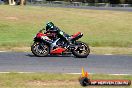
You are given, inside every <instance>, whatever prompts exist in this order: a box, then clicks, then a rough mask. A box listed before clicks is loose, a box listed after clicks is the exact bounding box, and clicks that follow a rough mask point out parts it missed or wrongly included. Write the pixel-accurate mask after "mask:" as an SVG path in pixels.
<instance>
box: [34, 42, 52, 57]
mask: <svg viewBox="0 0 132 88" xmlns="http://www.w3.org/2000/svg"><path fill="white" fill-rule="evenodd" d="M31 51H32V53H33V54H34V55H35V56H38V57H44V56H47V55H48V54H49V51H50V49H49V46H48V45H46V44H42V43H39V42H34V43H33V45H32V46H31Z"/></svg>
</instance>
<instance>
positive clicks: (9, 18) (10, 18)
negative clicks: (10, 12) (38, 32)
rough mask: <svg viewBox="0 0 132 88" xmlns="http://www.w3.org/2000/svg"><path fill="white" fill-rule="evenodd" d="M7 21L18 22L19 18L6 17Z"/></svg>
mask: <svg viewBox="0 0 132 88" xmlns="http://www.w3.org/2000/svg"><path fill="white" fill-rule="evenodd" d="M6 19H8V20H18V18H17V17H13V16H11V17H6Z"/></svg>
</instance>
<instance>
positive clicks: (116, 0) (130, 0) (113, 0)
mask: <svg viewBox="0 0 132 88" xmlns="http://www.w3.org/2000/svg"><path fill="white" fill-rule="evenodd" d="M47 1H56V0H47ZM57 1H67V2H69V1H70V2H84V3H110V4H132V0H57Z"/></svg>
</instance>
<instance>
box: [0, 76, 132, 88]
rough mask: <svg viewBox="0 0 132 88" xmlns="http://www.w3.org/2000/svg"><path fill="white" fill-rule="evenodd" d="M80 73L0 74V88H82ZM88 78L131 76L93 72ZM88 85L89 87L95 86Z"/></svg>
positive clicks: (121, 77) (104, 87) (123, 87)
mask: <svg viewBox="0 0 132 88" xmlns="http://www.w3.org/2000/svg"><path fill="white" fill-rule="evenodd" d="M79 77H80V75H71V74H58V73H57V74H51V73H50V74H48V73H24V74H19V73H8V74H0V88H83V87H81V86H80V84H79V82H78V78H79ZM90 79H92V80H94V79H126V80H132V76H131V75H128V76H119V75H118V76H112V75H103V74H95V75H90ZM96 87H97V88H131V87H132V86H115V87H114V86H96ZM96 87H95V86H90V87H89V88H96Z"/></svg>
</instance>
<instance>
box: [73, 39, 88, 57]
mask: <svg viewBox="0 0 132 88" xmlns="http://www.w3.org/2000/svg"><path fill="white" fill-rule="evenodd" d="M89 53H90V48H89V46H88V45H87V44H86V43H84V42H80V41H77V42H76V43H75V49H74V50H72V54H73V55H74V56H76V57H78V58H86V57H87V56H88V55H89Z"/></svg>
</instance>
